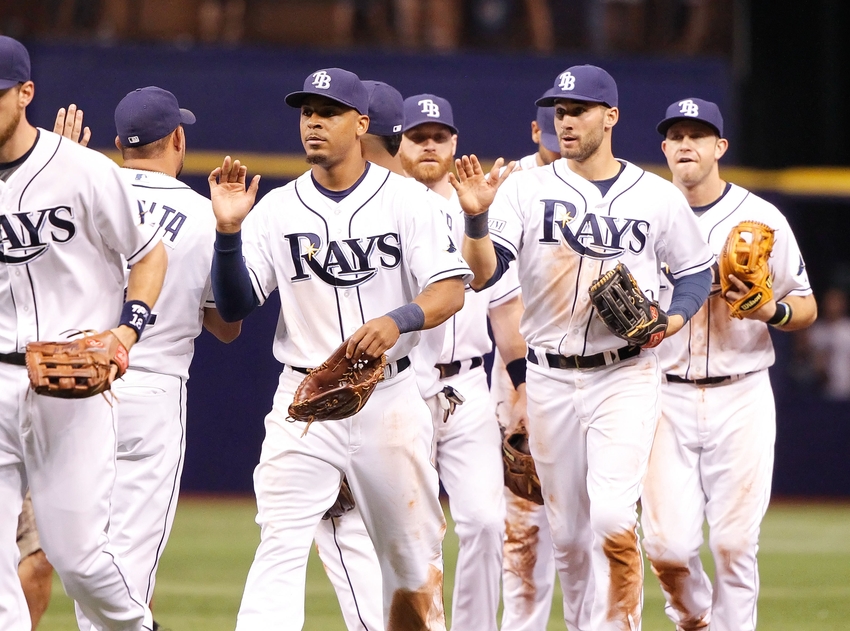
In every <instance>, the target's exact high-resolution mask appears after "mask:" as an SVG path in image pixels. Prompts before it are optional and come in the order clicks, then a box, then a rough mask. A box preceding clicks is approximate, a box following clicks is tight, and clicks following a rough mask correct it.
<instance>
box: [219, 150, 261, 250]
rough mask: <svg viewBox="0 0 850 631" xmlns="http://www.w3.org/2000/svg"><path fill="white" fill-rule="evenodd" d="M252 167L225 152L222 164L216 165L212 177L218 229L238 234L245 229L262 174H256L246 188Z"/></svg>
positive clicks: (225, 232) (226, 232)
mask: <svg viewBox="0 0 850 631" xmlns="http://www.w3.org/2000/svg"><path fill="white" fill-rule="evenodd" d="M247 177H248V167H246V166H245V165H243V164H242V163H241V162H239V160H232V159H231V157H230V156H225V158H224V162H222V163H221V166H220V167H216V168H215V169H213V171H212V172H211V173H210V176H209V178H208V181H209V184H210V200H211V201H212V207H213V213H215V219H216V230H218V231H219V232H222V233H224V234H234V233H236V232H239V231H240V230H241V229H242V222H243V221H244V220H245V217H247V216H248V213H249V212H251V208H253V207H254V201H255V200H256V199H257V189H258V188H259V186H260V176H259V175H255V176H254V177H253V178H252V179H251V184H250V185H249V186H248V187H247V188H246V187H245V182H246V180H247Z"/></svg>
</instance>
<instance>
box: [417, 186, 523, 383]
mask: <svg viewBox="0 0 850 631" xmlns="http://www.w3.org/2000/svg"><path fill="white" fill-rule="evenodd" d="M442 213H443V217H444V219H445V221H446V223H447V225H448V228H449V234H450V235H451V236H450V238H451V240H452V243H453V244H455V245H456V246H457V247H460V244H461V243H463V221H464V220H463V210H461V207H460V203H459V202H458V199H457V194H456V193H454V192H453V193H452V197H451V198H450V199H449V200H448V201H447V202H445V203H444V204H442ZM519 293H520V289H519V278H518V277H517V273H516V269H515V267H514V266H511V267H510V268H509V269H508V271H507V272H506V273H505V275H504V276H503V277H502V278H500V279H499V280H498V281H497V282H496V283H494V284H493V285H492V286H490V287H488V288H487V289H484V290H483V291H478V292H476V291H473V290H472V289H470V288H469V287H467V288H466V293H465V295H464V303H463V309H461V310H460V311H458V312H457V313H456V314H454V315H453V316H452V317H451V318H449V319H448V320H447V321H446V322H445V323H444V324H443V326H442V328H443V336H442V339H441V340H439V339H438V340H435V341H434V343H435V344H439V345H440V349H439V356H438V357H437V358H436V360H435V361H433V362H431V363H430V364H429V365H422V362H418V361H417V362H416V374H417V377H418V381H419V390H420V391H421V392H422V396H423V397H424V398H428V397H430V396H433V395H434V394H436V393H437V391H438V390H440V389H441V388H440V386H439V385H438V380H439V377H440V375H439V373H438V372H437V370H436V369H435V368H434V364H435V363H436V364H448V363H451V362H454V361H458V360H461V361H462V360H465V359H472V358H473V357H482V356H484V355H486V354H487V353H489V352H490V351H491V350H492V348H493V343H492V341H491V340H490V336H489V335H488V333H487V313H488V311H489V310H490V309H492V308H493V307H497V306H499V305H500V304H503V303H505V302H507V301H508V300H510V299H511V298H514V297H515V296H518V295H519Z"/></svg>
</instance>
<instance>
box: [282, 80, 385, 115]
mask: <svg viewBox="0 0 850 631" xmlns="http://www.w3.org/2000/svg"><path fill="white" fill-rule="evenodd" d="M313 94H318V95H319V96H326V97H327V98H329V99H332V100H334V101H336V102H338V103H342V104H343V105H347V106H348V107H351V108H354V109H355V110H357V112H358V113H360V114H365V115H366V116H368V115H369V92H368V91H367V90H366V86H364V85H363V82H362V81H360V77H358V76H357V75H356V74H354V73H353V72H349V71H348V70H343V69H342V68H325V69H323V70H317V71H316V72H314V73H312V74H311V75H309V76H308V77H307V78H306V79H304V89H303V90H301V91H300V92H290V93H289V94H287V95H286V99H285V100H286V104H287V105H289V106H290V107H301V105H302V104H303V103H304V101H305V100H306V99H307V97H308V96H311V95H313Z"/></svg>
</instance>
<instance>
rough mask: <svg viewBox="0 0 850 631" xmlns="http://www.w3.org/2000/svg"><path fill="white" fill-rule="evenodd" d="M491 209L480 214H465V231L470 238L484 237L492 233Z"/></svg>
mask: <svg viewBox="0 0 850 631" xmlns="http://www.w3.org/2000/svg"><path fill="white" fill-rule="evenodd" d="M489 214H490V213H489V211H487V210H485V211H484V212H483V213H481V214H480V215H474V216H470V215H464V216H463V233H464V234H465V235H466V236H467V237H469V238H470V239H483V238H484V237H486V236H487V235H488V234H490V227H489V219H488V218H487V217H488V215H489Z"/></svg>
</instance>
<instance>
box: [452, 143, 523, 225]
mask: <svg viewBox="0 0 850 631" xmlns="http://www.w3.org/2000/svg"><path fill="white" fill-rule="evenodd" d="M504 163H505V161H504V159H502V158H499V159H498V160H496V163H495V164H494V165H493V168H492V169H490V173H487V174H485V173H484V169H482V168H481V163H480V162H479V161H478V158H477V157H476V156H475V154H472V155H470V156H462V157H461V158H458V159H457V160H455V167H456V168H457V176H455V174H454V173H449V181H450V182H451V184H452V186H454V188H455V191H457V198H458V201H459V202H460V207H461V208H462V209H463V212H465V213H466V214H467V215H480V214H481V213H483V212H485V211H486V210H487V209H489V208H490V204H492V203H493V199H494V198H495V197H496V191H498V190H499V187H500V186H501V185H502V182H504V181H505V180H506V179H508V176H509V175H510V174H511V173H512V172H513V170H514V166H515V164H516V163H514V162H511V163H510V164H508V166H507V167H505V168H504V169H503V168H502V166H503V165H504ZM500 171H501V173H500Z"/></svg>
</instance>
